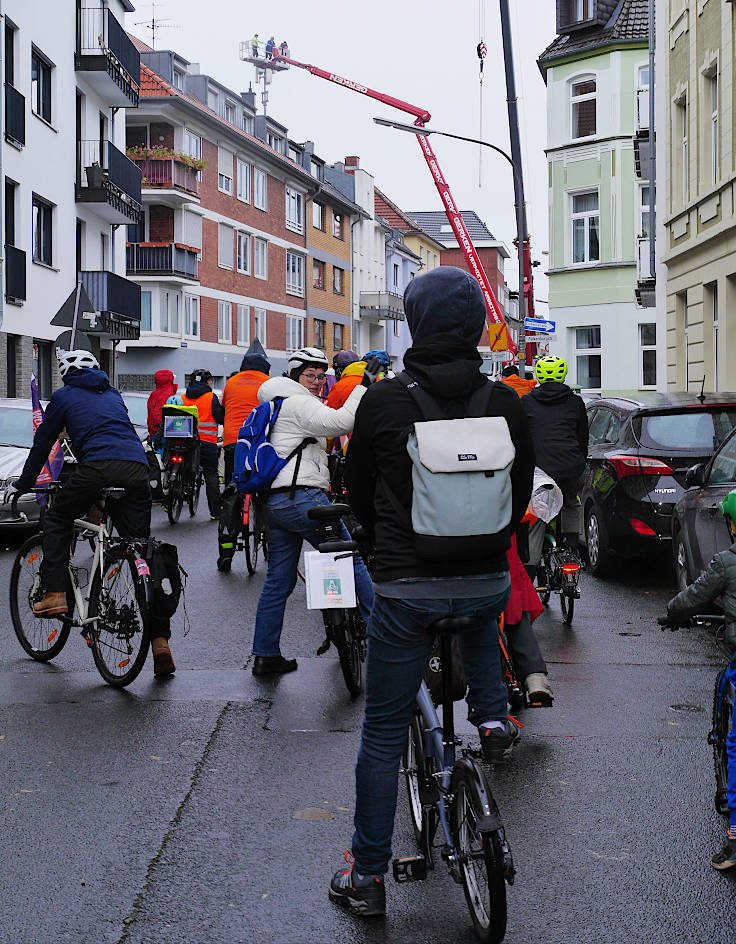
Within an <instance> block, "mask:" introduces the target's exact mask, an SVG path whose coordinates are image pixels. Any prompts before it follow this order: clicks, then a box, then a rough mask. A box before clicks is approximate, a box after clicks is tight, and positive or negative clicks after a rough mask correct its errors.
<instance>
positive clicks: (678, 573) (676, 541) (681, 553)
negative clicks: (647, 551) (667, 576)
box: [672, 531, 690, 590]
mask: <svg viewBox="0 0 736 944" xmlns="http://www.w3.org/2000/svg"><path fill="white" fill-rule="evenodd" d="M672 559H673V563H674V566H675V580H676V581H677V589H678V590H684V589H685V587H687V585H688V584H689V583H690V574H689V571H688V566H687V550H686V549H685V542H684V541H683V539H682V531H675V536H674V538H673V540H672Z"/></svg>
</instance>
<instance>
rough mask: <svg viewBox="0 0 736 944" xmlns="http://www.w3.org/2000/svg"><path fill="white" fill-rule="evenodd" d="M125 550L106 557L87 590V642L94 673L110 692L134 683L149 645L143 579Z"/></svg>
mask: <svg viewBox="0 0 736 944" xmlns="http://www.w3.org/2000/svg"><path fill="white" fill-rule="evenodd" d="M125 553H126V548H125V547H123V548H120V549H119V550H117V552H116V550H112V551H111V552H110V553H109V554H108V555H107V560H106V566H105V574H104V577H102V578H100V571H99V569H98V570H97V571H96V572H95V575H94V577H93V580H92V586H91V588H90V597H89V615H90V617H93V616H96V617H98V619H97V622H96V623H92V624H90V627H91V628H90V629H89V640H90V644H91V646H92V655H93V657H94V660H95V665H96V666H97V671H98V672H99V673H100V675H101V676H102V677H103V679H104V680H105V681H106V682H107V684H108V685H112V687H113V688H122V687H123V686H124V685H129V684H130V683H131V682H132V681H133V679H135V678H136V677H137V676H138V674H139V672H140V671H141V669H142V668H143V665H144V664H145V661H146V656H147V655H148V646H149V642H150V638H149V627H148V619H147V611H146V589H145V584H144V578H143V577H141V576H139V575H138V572H137V570H136V565H135V561H133V560H131V559H129V558H127V557H126V556H125Z"/></svg>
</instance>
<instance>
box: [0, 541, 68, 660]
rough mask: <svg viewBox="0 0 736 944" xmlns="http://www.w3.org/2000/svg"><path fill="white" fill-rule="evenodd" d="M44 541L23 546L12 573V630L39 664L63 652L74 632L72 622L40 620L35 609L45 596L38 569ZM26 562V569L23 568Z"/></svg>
mask: <svg viewBox="0 0 736 944" xmlns="http://www.w3.org/2000/svg"><path fill="white" fill-rule="evenodd" d="M41 542H42V538H41V535H39V534H34V535H32V536H31V537H30V538H28V539H27V540H26V541H24V542H23V544H22V545H21V546H20V550H19V551H18V553H17V554H16V556H15V560H14V561H13V567H12V570H11V572H10V617H11V619H12V621H13V629H14V630H15V635H16V636H17V637H18V642H19V643H20V644H21V646H22V647H23V649H24V650H25V652H26V653H27V654H28V655H29V656H30V657H31V658H32V659H35V660H36V662H48V661H49V660H50V659H53V658H55V657H56V656H58V654H59V653H60V652H61V650H62V649H63V648H64V646H65V644H66V641H67V639H68V638H69V632H70V630H71V619H70V618H69V616H67V618H64V617H58V616H54V617H52V618H50V619H40V618H39V617H37V616H34V615H33V611H32V609H31V608H32V606H33V604H34V603H37V602H38V601H39V600H40V599H41V597H42V596H43V593H42V590H41V580H40V575H39V566H40V563H41V560H42V559H43V549H42V543H41ZM24 562H25V566H24ZM66 599H67V606H68V608H69V611H68V612H69V614H70V615H73V613H74V594H73V593H72V590H71V586H69V587H67V594H66Z"/></svg>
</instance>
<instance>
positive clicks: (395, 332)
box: [394, 318, 401, 338]
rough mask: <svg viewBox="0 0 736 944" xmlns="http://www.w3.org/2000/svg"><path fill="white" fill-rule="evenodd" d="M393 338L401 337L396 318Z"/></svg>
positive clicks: (399, 325) (399, 326)
mask: <svg viewBox="0 0 736 944" xmlns="http://www.w3.org/2000/svg"><path fill="white" fill-rule="evenodd" d="M394 337H395V338H399V337H401V324H400V322H399V319H398V318H394Z"/></svg>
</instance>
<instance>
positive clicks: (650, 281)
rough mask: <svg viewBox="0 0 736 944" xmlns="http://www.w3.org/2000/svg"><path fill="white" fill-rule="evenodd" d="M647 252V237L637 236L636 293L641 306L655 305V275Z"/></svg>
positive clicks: (649, 306) (650, 306)
mask: <svg viewBox="0 0 736 944" xmlns="http://www.w3.org/2000/svg"><path fill="white" fill-rule="evenodd" d="M650 262H651V259H650V254H649V237H648V236H639V237H638V238H637V240H636V282H637V285H636V289H635V290H634V294H635V295H636V300H637V302H638V303H639V304H640V305H641V306H642V308H653V307H654V306H655V288H656V283H655V276H654V274H653V273H652V267H651V264H650Z"/></svg>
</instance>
